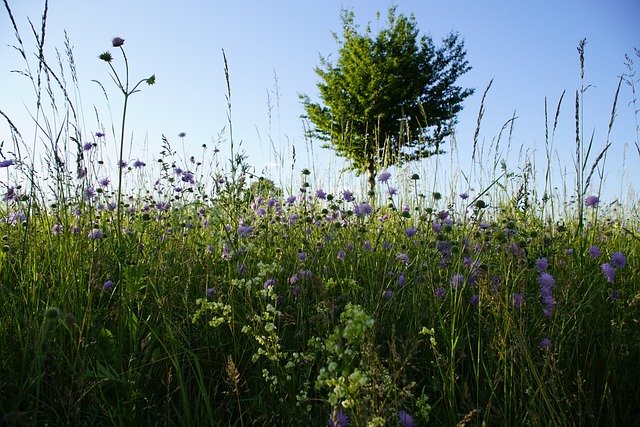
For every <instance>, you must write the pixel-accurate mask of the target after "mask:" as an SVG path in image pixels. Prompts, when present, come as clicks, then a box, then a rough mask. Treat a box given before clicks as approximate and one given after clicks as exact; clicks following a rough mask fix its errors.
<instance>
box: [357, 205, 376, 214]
mask: <svg viewBox="0 0 640 427" xmlns="http://www.w3.org/2000/svg"><path fill="white" fill-rule="evenodd" d="M372 212H373V208H372V207H371V205H370V204H369V203H363V204H361V205H358V206H356V207H355V209H354V213H355V214H356V216H369V215H371V213H372Z"/></svg>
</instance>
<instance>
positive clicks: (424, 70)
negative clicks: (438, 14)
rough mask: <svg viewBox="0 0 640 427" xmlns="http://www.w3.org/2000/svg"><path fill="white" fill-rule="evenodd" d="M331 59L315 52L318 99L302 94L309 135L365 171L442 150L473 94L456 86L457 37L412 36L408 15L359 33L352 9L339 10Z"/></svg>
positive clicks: (392, 14)
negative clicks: (339, 23)
mask: <svg viewBox="0 0 640 427" xmlns="http://www.w3.org/2000/svg"><path fill="white" fill-rule="evenodd" d="M342 24H343V34H342V38H340V37H338V36H337V35H336V34H334V37H335V38H336V41H337V42H338V43H339V45H340V50H339V52H338V59H337V61H336V63H332V62H330V61H329V60H328V59H327V58H324V57H321V59H320V66H319V67H317V68H316V72H317V74H318V76H319V77H320V79H321V82H320V83H319V84H318V89H319V90H320V98H321V101H322V102H321V103H314V102H312V101H311V99H310V98H309V97H308V96H306V95H303V96H301V99H302V102H303V104H304V107H305V110H306V114H307V118H308V119H309V120H311V122H313V124H314V125H315V127H314V128H313V129H311V133H312V135H313V136H315V137H318V138H320V139H323V140H326V141H329V143H330V145H332V146H333V147H334V148H335V149H336V151H337V153H338V154H339V155H340V156H343V157H347V158H349V159H350V160H351V161H352V166H353V168H354V169H355V170H357V171H359V172H365V171H367V172H368V174H369V182H370V189H371V190H373V186H374V178H375V174H376V173H377V171H378V170H379V169H380V168H381V167H384V166H386V165H401V164H403V163H405V162H408V161H412V160H417V159H421V158H424V157H428V156H430V155H433V154H439V153H441V152H442V151H441V149H440V146H441V144H442V143H443V140H444V138H445V137H446V136H448V135H450V133H451V131H452V128H453V125H454V123H455V117H456V114H457V113H458V112H459V111H460V110H461V109H462V101H463V100H464V99H465V98H466V97H467V96H469V95H471V94H472V93H473V90H472V89H463V88H461V87H460V86H457V85H456V81H457V80H458V78H459V77H460V76H461V75H463V74H464V73H465V72H467V71H468V70H469V69H470V67H469V65H468V63H467V61H466V59H465V56H466V52H465V50H464V44H463V42H462V41H461V40H460V39H459V36H458V35H457V34H454V33H452V34H450V35H448V36H447V37H446V38H445V39H444V40H443V41H442V45H441V46H439V47H436V46H435V45H434V43H433V41H432V39H431V37H429V36H422V37H419V35H418V28H417V24H416V22H415V19H414V17H413V16H410V17H406V16H404V15H402V14H400V15H398V16H396V8H395V7H392V8H391V9H389V12H388V20H387V27H386V28H384V29H382V30H380V32H379V33H377V34H375V35H374V34H372V32H371V28H370V27H369V26H367V28H366V31H365V32H364V34H361V33H359V32H358V26H357V25H356V24H355V23H354V13H353V12H352V11H347V10H343V11H342Z"/></svg>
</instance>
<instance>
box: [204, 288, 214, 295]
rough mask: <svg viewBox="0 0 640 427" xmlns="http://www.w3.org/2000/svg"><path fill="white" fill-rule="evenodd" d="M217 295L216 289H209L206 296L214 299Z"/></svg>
mask: <svg viewBox="0 0 640 427" xmlns="http://www.w3.org/2000/svg"><path fill="white" fill-rule="evenodd" d="M215 293H216V290H215V289H214V288H207V291H206V294H207V296H208V297H212V296H213V295H214V294H215Z"/></svg>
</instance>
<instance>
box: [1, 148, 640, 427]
mask: <svg viewBox="0 0 640 427" xmlns="http://www.w3.org/2000/svg"><path fill="white" fill-rule="evenodd" d="M92 149H93V148H91V149H89V147H87V151H91V150H92ZM87 159H88V160H89V159H90V156H87ZM2 166H3V167H4V168H5V170H6V171H7V172H8V173H9V175H11V174H12V173H13V171H12V170H11V169H12V168H15V167H16V165H15V164H14V162H12V161H4V162H3V164H2ZM128 173H130V174H132V175H133V174H135V173H136V166H135V165H134V166H132V167H131V168H129V169H128ZM302 173H303V182H304V183H303V185H302V186H301V188H300V190H299V192H297V193H296V194H292V195H290V196H286V197H284V196H278V195H274V194H270V191H269V190H271V192H273V191H274V190H273V187H272V186H268V185H265V186H264V187H263V186H261V185H260V184H261V183H265V182H267V181H265V180H259V181H255V185H248V184H247V183H248V177H245V176H244V175H242V174H240V175H239V176H238V179H236V180H235V182H234V180H233V176H229V177H226V178H225V177H223V176H220V177H219V178H218V179H217V181H216V187H215V190H214V191H213V192H212V193H211V195H209V196H207V195H206V194H198V186H197V181H195V179H194V175H193V174H192V173H191V172H189V171H188V169H186V168H180V167H178V166H177V165H173V164H172V165H170V167H169V168H168V169H167V175H166V177H165V178H166V179H165V180H164V181H163V180H161V181H160V182H157V183H156V186H155V187H154V190H153V191H150V192H149V195H148V196H145V197H142V198H140V199H139V200H137V199H136V200H130V199H127V201H126V202H125V205H124V206H125V207H126V211H125V212H124V214H123V218H122V221H123V228H122V231H121V233H119V232H118V230H116V229H115V227H114V225H115V224H116V223H117V220H118V219H117V214H116V211H117V209H116V207H115V206H114V204H113V200H114V199H115V198H116V195H115V193H114V191H113V190H112V189H111V187H112V186H111V184H110V183H107V182H102V183H100V184H101V185H100V186H99V187H97V188H94V187H92V186H90V185H89V183H90V182H91V180H89V179H84V178H83V179H80V180H77V181H75V182H78V183H79V184H78V185H79V188H78V189H77V190H76V192H77V194H76V195H77V197H75V198H72V199H70V200H69V201H68V202H67V203H64V204H63V203H58V204H54V205H49V206H46V207H44V206H41V205H39V204H36V203H31V202H30V199H29V197H28V195H27V196H25V195H22V194H21V193H20V190H19V189H16V188H9V190H8V191H6V192H5V195H4V200H5V202H4V203H3V207H2V215H1V217H2V218H5V219H4V220H3V223H2V224H1V225H0V228H1V230H2V232H1V233H0V234H2V245H3V246H2V252H1V255H0V282H1V283H2V286H1V289H0V294H1V295H2V298H0V316H1V317H0V320H1V323H0V324H1V325H2V326H1V327H0V348H1V349H2V353H3V357H2V364H1V365H0V369H1V370H0V373H1V375H0V379H1V380H0V381H1V384H0V390H1V391H0V410H2V412H3V413H4V414H5V415H4V420H5V422H7V423H9V424H11V422H17V421H20V420H22V421H24V422H25V423H27V425H39V424H41V423H43V422H44V421H49V422H51V423H54V424H70V425H85V424H88V425H101V424H114V425H147V424H153V425H156V424H157V425H203V424H207V423H211V424H213V425H226V424H231V425H244V424H247V425H249V424H259V425H284V424H294V425H324V424H326V423H327V420H330V421H329V423H330V424H332V425H346V422H347V420H348V422H349V423H350V424H349V425H385V422H386V423H387V425H388V424H391V425H394V424H397V423H399V425H405V426H407V425H414V422H415V423H416V425H421V424H428V423H433V424H436V425H443V424H444V425H451V424H455V423H458V422H460V423H462V424H469V425H480V424H481V422H482V421H486V422H487V423H488V424H490V425H548V424H552V425H575V424H578V425H606V424H611V425H614V424H620V425H629V423H632V422H634V421H635V419H636V418H635V417H636V416H637V413H638V410H639V409H640V407H639V394H638V393H639V392H640V390H639V388H638V384H639V382H638V378H637V375H635V374H633V372H636V371H637V366H638V363H639V362H640V352H639V351H638V349H639V348H640V328H639V327H638V321H640V285H639V283H638V280H637V278H638V277H639V276H640V272H639V266H638V247H639V245H638V239H639V237H638V226H639V225H638V224H637V222H636V223H630V222H629V221H627V220H621V219H616V218H610V217H603V216H602V215H600V212H601V211H600V209H601V207H600V205H599V203H598V199H597V198H596V197H595V196H592V197H588V198H586V200H585V203H586V211H585V218H586V220H587V222H586V223H585V226H584V228H583V229H582V230H580V229H578V228H577V223H575V224H573V223H572V224H561V223H551V222H547V223H544V222H541V221H540V219H539V216H538V215H536V208H535V206H531V207H529V208H525V207H522V206H516V205H514V204H513V203H511V199H509V198H508V197H507V196H505V197H504V198H503V199H501V200H490V199H486V198H479V197H477V196H475V197H474V195H468V194H461V195H460V196H459V199H458V200H456V201H453V200H448V201H446V200H444V199H442V198H441V196H440V195H439V194H432V195H430V196H424V197H419V196H418V195H416V200H417V201H418V202H419V203H415V204H413V205H411V204H410V203H407V204H403V205H398V204H396V197H398V196H397V195H396V190H395V189H394V188H393V186H392V185H393V180H394V179H393V177H392V176H390V174H389V173H382V174H380V177H379V191H380V193H384V194H386V195H387V196H388V199H387V201H388V204H385V205H383V206H381V207H378V208H373V207H372V206H371V205H370V204H369V202H368V201H362V200H358V199H356V197H355V196H354V195H353V194H352V192H351V191H349V190H348V189H344V190H342V191H339V192H337V193H335V194H331V193H327V192H325V191H323V190H322V189H320V188H317V189H313V188H311V186H309V185H307V184H306V181H304V178H306V177H307V175H306V174H308V171H306V170H305V171H303V172H302ZM245 178H247V179H246V180H245ZM413 179H415V180H418V179H419V177H417V176H414V177H413ZM165 184H166V185H165ZM177 186H180V187H181V191H178V192H176V187H177ZM165 187H166V189H167V190H166V192H165V191H163V190H162V188H165ZM132 199H133V196H132ZM29 210H30V211H31V213H30V214H27V212H29Z"/></svg>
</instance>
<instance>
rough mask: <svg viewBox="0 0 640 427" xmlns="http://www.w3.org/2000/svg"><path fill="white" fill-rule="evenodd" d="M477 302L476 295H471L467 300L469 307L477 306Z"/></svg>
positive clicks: (478, 297) (478, 299)
mask: <svg viewBox="0 0 640 427" xmlns="http://www.w3.org/2000/svg"><path fill="white" fill-rule="evenodd" d="M479 302H480V295H478V294H474V295H471V299H470V300H469V303H470V304H471V305H478V303H479Z"/></svg>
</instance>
